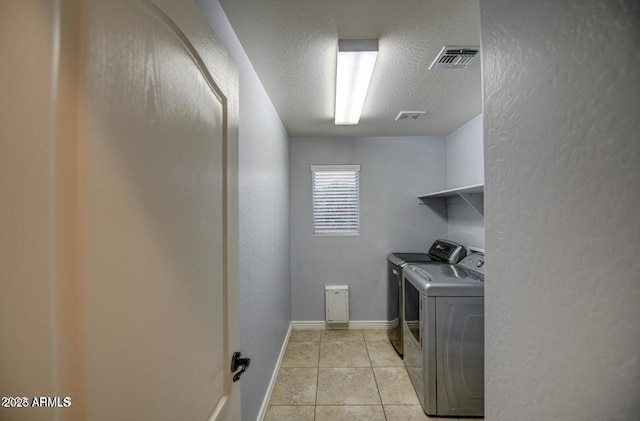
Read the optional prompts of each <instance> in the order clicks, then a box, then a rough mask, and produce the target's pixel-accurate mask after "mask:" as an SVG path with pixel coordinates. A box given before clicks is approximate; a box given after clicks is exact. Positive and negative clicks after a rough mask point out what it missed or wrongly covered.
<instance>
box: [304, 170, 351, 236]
mask: <svg viewBox="0 0 640 421" xmlns="http://www.w3.org/2000/svg"><path fill="white" fill-rule="evenodd" d="M311 174H312V182H313V233H314V234H317V235H354V234H358V233H359V232H360V191H359V190H360V185H359V182H360V177H359V175H360V165H312V166H311Z"/></svg>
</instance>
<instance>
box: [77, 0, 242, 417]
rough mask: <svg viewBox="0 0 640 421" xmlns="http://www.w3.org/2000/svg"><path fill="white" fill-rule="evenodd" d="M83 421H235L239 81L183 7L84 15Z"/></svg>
mask: <svg viewBox="0 0 640 421" xmlns="http://www.w3.org/2000/svg"><path fill="white" fill-rule="evenodd" d="M86 13H87V20H86V28H87V38H86V47H85V51H86V74H85V87H86V88H85V96H84V108H85V110H84V135H83V139H82V145H83V146H82V153H81V160H80V165H81V173H82V178H81V183H82V187H81V198H82V199H81V206H82V214H83V218H84V220H83V222H84V223H83V229H82V230H83V233H82V249H83V253H84V255H83V279H84V296H85V315H86V324H85V336H86V356H85V359H86V360H85V363H86V379H87V380H86V385H85V386H86V399H87V415H88V419H89V420H116V419H118V420H124V419H130V420H168V421H169V420H207V419H212V420H237V419H239V396H238V395H239V387H238V386H237V385H238V383H233V382H232V381H231V374H232V373H231V371H230V361H231V354H232V352H233V351H235V350H237V347H238V336H237V270H236V266H237V241H236V232H237V228H236V225H237V224H236V216H235V215H236V214H237V204H236V203H237V199H236V176H235V172H236V171H237V169H236V168H237V165H236V161H237V152H236V150H237V149H236V148H237V146H236V142H237V138H236V132H237V130H236V127H237V89H238V88H237V77H236V74H235V67H234V66H233V65H232V63H231V61H230V59H229V58H228V57H227V53H226V51H225V50H224V48H223V47H222V46H221V44H220V43H219V42H217V40H216V39H215V37H214V35H213V33H212V32H211V29H210V28H208V27H207V24H206V23H205V22H204V21H203V19H202V18H201V16H200V14H199V13H198V9H197V7H196V6H195V5H194V4H193V3H192V2H191V1H190V0H155V1H153V2H152V1H143V0H89V1H88V2H87V9H86Z"/></svg>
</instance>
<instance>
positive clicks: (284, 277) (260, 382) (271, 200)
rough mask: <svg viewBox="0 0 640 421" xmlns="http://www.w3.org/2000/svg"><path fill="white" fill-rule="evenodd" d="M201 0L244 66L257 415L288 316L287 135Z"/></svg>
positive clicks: (245, 204) (247, 377)
mask: <svg viewBox="0 0 640 421" xmlns="http://www.w3.org/2000/svg"><path fill="white" fill-rule="evenodd" d="M197 3H198V5H199V6H200V8H201V9H202V11H203V13H204V15H205V17H206V18H207V20H208V21H209V23H210V25H211V27H212V28H213V30H214V31H215V32H216V34H217V35H218V37H219V38H220V39H221V40H222V42H223V43H224V44H225V46H226V47H227V49H228V50H229V52H230V53H231V55H232V56H233V58H234V60H235V61H236V63H237V64H238V67H239V70H240V133H239V135H240V158H239V159H240V162H239V167H240V221H239V222H240V233H239V234H240V238H239V240H240V245H239V246H240V345H241V351H242V354H243V355H246V356H248V357H250V358H251V368H250V369H249V370H248V371H247V372H246V374H244V375H243V376H242V381H241V385H242V419H243V420H255V419H256V416H257V414H258V412H259V410H260V405H261V404H262V400H263V398H264V396H265V393H266V390H267V386H268V384H269V381H270V379H271V375H272V373H273V370H274V368H275V364H276V360H277V358H278V355H279V353H280V349H281V347H282V344H283V342H284V339H285V336H286V333H287V331H288V328H289V324H290V322H291V284H290V277H289V185H288V176H289V174H288V165H289V164H288V136H287V133H286V131H285V128H284V126H283V125H282V122H281V121H280V118H279V117H278V114H277V113H276V111H275V109H274V108H273V105H272V104H271V101H270V100H269V98H268V97H267V94H266V92H265V91H264V88H263V87H262V84H261V83H260V81H259V79H258V77H257V75H256V73H255V71H254V69H253V66H252V65H251V63H250V62H249V59H248V58H247V56H246V54H245V52H244V50H243V48H242V46H241V45H240V42H239V41H238V39H237V37H236V35H235V33H234V32H233V30H232V28H231V25H230V24H229V22H228V20H227V17H226V15H225V14H224V11H223V10H222V8H221V7H220V4H219V3H218V2H217V1H204V0H197Z"/></svg>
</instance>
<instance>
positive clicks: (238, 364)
mask: <svg viewBox="0 0 640 421" xmlns="http://www.w3.org/2000/svg"><path fill="white" fill-rule="evenodd" d="M240 355H241V354H240V353H239V352H234V353H233V357H231V372H232V373H235V372H236V371H238V369H240V371H238V372H237V373H236V374H234V375H233V381H234V383H235V382H237V381H238V380H240V376H242V373H244V372H245V371H246V370H247V368H248V367H249V364H250V363H251V359H250V358H240Z"/></svg>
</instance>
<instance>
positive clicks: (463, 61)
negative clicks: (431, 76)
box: [429, 46, 480, 70]
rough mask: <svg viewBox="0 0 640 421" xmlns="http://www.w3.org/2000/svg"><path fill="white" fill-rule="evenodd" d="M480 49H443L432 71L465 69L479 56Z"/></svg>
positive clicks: (434, 61)
mask: <svg viewBox="0 0 640 421" xmlns="http://www.w3.org/2000/svg"><path fill="white" fill-rule="evenodd" d="M479 51H480V47H446V46H445V47H442V50H440V54H438V57H436V59H435V60H433V63H431V66H429V70H431V69H464V68H465V67H467V66H468V65H469V63H471V62H472V61H473V59H474V57H475V56H477V55H478V52H479Z"/></svg>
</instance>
